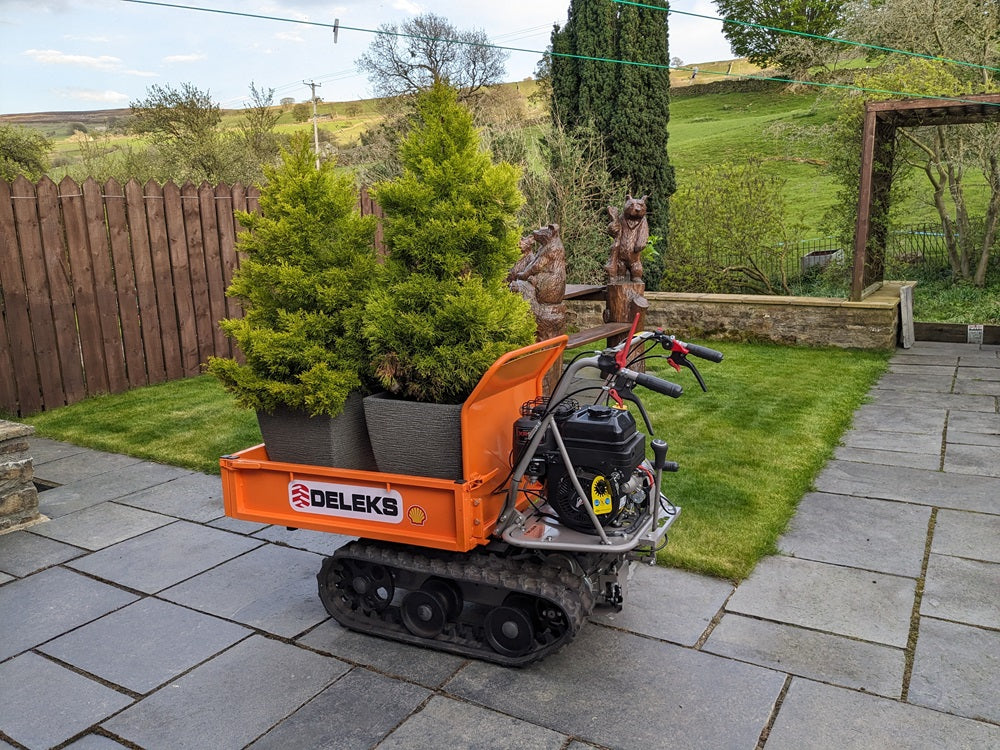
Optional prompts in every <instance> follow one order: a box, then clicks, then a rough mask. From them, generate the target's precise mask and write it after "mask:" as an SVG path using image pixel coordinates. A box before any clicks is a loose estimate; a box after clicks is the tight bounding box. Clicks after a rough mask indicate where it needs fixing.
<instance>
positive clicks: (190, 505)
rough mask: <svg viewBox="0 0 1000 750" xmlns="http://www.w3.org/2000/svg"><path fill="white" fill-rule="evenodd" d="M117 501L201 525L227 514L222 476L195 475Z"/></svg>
mask: <svg viewBox="0 0 1000 750" xmlns="http://www.w3.org/2000/svg"><path fill="white" fill-rule="evenodd" d="M116 502H119V503H123V504H125V505H131V506H133V507H135V508H145V509H146V510H151V511H155V512H156V513H163V514H164V515H167V516H174V517H175V518H184V519H186V520H188V521H197V522H198V523H206V522H208V521H213V520H215V519H216V518H221V517H222V516H224V515H225V508H223V506H222V481H221V480H220V479H219V477H215V476H208V475H206V474H195V473H193V472H189V473H188V474H187V475H186V476H181V477H178V478H177V479H173V480H171V481H169V482H164V483H163V484H158V485H156V486H155V487H149V488H147V489H144V490H140V491H139V492H134V493H132V494H131V495H125V496H124V497H121V498H119V499H118V500H117V501H116Z"/></svg>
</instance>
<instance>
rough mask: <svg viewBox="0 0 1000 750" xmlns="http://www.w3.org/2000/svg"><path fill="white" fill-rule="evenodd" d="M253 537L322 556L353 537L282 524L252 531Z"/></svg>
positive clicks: (332, 551) (329, 553) (331, 552)
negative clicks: (287, 527) (288, 527)
mask: <svg viewBox="0 0 1000 750" xmlns="http://www.w3.org/2000/svg"><path fill="white" fill-rule="evenodd" d="M253 538H254V539H266V540H267V541H269V542H274V543H275V544H281V545H284V546H286V547H294V548H295V549H304V550H308V551H309V552H315V553H316V554H318V555H323V557H329V556H330V555H332V554H333V553H334V552H336V551H337V550H338V549H340V548H341V547H343V546H344V545H345V544H347V543H348V542H350V541H352V540H353V539H354V537H350V536H341V535H340V534H331V533H329V532H327V531H311V530H309V529H294V530H292V531H289V530H288V529H286V528H285V527H284V526H267V527H265V528H263V529H261V530H260V531H256V532H254V534H253Z"/></svg>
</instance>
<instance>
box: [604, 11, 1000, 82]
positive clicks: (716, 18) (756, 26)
mask: <svg viewBox="0 0 1000 750" xmlns="http://www.w3.org/2000/svg"><path fill="white" fill-rule="evenodd" d="M613 2H615V3H617V4H618V5H632V6H635V7H636V8H648V9H650V10H658V11H660V12H662V13H670V14H671V15H676V16H690V17H692V18H703V19H706V20H708V21H721V22H722V23H728V24H732V25H734V26H746V27H748V28H751V29H761V30H763V31H774V32H777V33H779V34H790V35H792V36H801V37H805V38H807V39H817V40H819V41H823V42H835V43H836V44H847V45H850V46H852V47H861V48H863V49H870V50H874V51H876V52H891V53H893V54H897V55H906V56H907V57H918V58H920V59H922V60H933V61H935V62H943V63H950V64H952V65H962V66H965V67H967V68H975V69H976V70H988V71H990V72H992V73H1000V68H991V67H990V66H988V65H979V64H978V63H970V62H966V61H964V60H953V59H951V58H950V57H938V56H937V55H925V54H923V53H921V52H910V51H908V50H905V49H896V48H895V47H882V46H880V45H877V44H866V43H865V42H856V41H854V40H853V39H841V38H839V37H835V36H823V35H822V34H810V33H808V32H805V31H795V30H794V29H782V28H780V27H778V26H767V25H765V24H762V23H751V22H750V21H740V20H737V19H735V18H723V17H721V16H708V15H705V14H704V13H692V12H690V11H686V10H674V9H673V8H664V7H662V6H660V5H647V4H646V3H640V2H636V1H635V0H613Z"/></svg>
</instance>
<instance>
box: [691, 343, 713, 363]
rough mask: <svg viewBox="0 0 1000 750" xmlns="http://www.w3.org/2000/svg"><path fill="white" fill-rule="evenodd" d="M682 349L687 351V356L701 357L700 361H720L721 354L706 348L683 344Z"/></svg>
mask: <svg viewBox="0 0 1000 750" xmlns="http://www.w3.org/2000/svg"><path fill="white" fill-rule="evenodd" d="M684 348H685V349H687V350H688V354H692V355H694V356H695V357H701V358H702V359H707V360H708V361H709V362H721V361H722V352H718V351H716V350H715V349H709V348H708V347H707V346H698V345H697V344H684Z"/></svg>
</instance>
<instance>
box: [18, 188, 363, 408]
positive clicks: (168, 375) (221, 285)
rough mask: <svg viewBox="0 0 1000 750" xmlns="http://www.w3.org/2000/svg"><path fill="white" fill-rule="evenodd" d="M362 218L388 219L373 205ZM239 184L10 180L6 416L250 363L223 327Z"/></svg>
mask: <svg viewBox="0 0 1000 750" xmlns="http://www.w3.org/2000/svg"><path fill="white" fill-rule="evenodd" d="M359 205H360V207H361V209H362V210H363V211H364V212H365V213H375V214H376V215H379V214H380V211H379V210H378V207H377V206H375V205H374V204H373V203H372V202H371V200H370V198H368V199H367V200H365V201H362V202H360V204H359ZM259 210H260V191H259V190H258V189H257V188H255V187H250V188H247V187H245V186H243V185H241V184H239V183H237V184H235V185H232V186H229V185H226V184H224V183H222V184H219V185H215V186H213V185H209V184H207V183H202V184H201V185H200V186H195V185H191V184H185V185H184V186H182V187H178V186H177V185H175V184H173V183H167V184H166V185H164V186H162V187H161V186H160V185H158V184H157V183H155V182H153V181H150V182H148V183H146V185H144V186H143V185H140V184H139V183H138V182H137V181H136V180H129V181H128V182H127V183H126V184H125V185H124V186H122V185H120V184H119V183H118V182H116V181H114V180H110V181H109V182H108V183H107V184H106V185H103V186H102V185H99V184H98V183H97V182H96V181H95V180H93V179H88V180H87V181H86V182H84V183H83V185H78V184H77V183H76V182H74V181H73V180H71V179H70V178H68V177H67V178H65V179H63V180H62V182H60V183H59V184H58V185H56V184H55V183H54V182H52V181H51V180H50V179H48V178H43V179H42V180H41V181H40V182H39V183H38V184H37V185H35V186H33V185H32V184H31V183H30V182H28V181H27V180H25V179H24V178H19V179H18V180H17V181H15V182H14V183H8V182H6V181H2V180H0V408H2V409H4V410H6V411H9V412H11V413H13V414H19V415H28V414H31V413H33V412H36V411H39V410H41V409H51V408H53V407H55V406H59V405H62V404H64V403H75V402H76V401H79V400H80V399H82V398H84V397H86V396H88V395H93V394H98V393H108V392H118V391H122V390H125V389H127V388H131V387H136V386H140V385H145V384H148V383H159V382H163V381H164V380H169V379H176V378H181V377H185V376H190V375H197V374H200V372H201V365H202V364H203V363H204V362H205V361H206V360H207V359H208V358H209V357H210V356H212V355H218V356H232V357H235V358H236V359H237V360H240V361H243V354H242V352H240V351H239V350H238V348H237V347H235V346H234V345H233V342H232V341H230V340H229V339H228V338H227V337H226V336H225V335H224V334H223V333H222V331H221V329H220V328H219V325H218V323H219V321H220V320H221V319H223V318H238V317H240V316H241V315H242V314H243V311H242V309H241V306H240V304H239V302H238V301H237V300H234V299H231V298H228V297H226V296H225V290H226V289H227V288H228V286H229V285H230V284H231V283H232V279H233V274H234V273H235V271H236V269H237V268H238V267H239V264H240V262H241V258H240V254H239V252H238V251H237V248H236V245H237V237H238V234H239V232H241V231H242V230H243V227H242V226H241V225H240V223H239V221H238V220H237V218H236V216H235V212H236V211H247V212H258V211H259Z"/></svg>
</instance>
